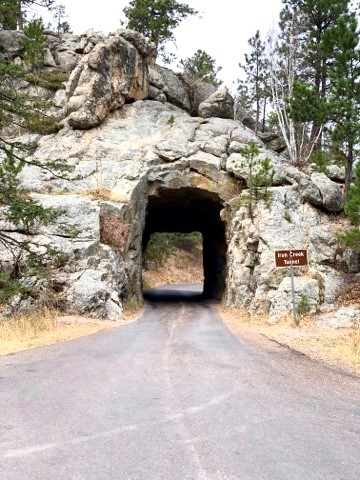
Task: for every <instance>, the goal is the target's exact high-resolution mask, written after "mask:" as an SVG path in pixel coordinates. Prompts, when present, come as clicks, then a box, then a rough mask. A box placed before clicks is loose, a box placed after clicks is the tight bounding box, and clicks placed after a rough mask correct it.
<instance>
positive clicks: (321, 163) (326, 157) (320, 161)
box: [309, 150, 332, 175]
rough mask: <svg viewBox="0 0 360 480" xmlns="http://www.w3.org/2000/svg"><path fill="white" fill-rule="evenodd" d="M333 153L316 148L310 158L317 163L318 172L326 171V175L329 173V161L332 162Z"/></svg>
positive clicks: (310, 160) (311, 161)
mask: <svg viewBox="0 0 360 480" xmlns="http://www.w3.org/2000/svg"><path fill="white" fill-rule="evenodd" d="M331 159H332V158H331V155H330V154H329V153H327V152H324V150H315V152H313V153H312V154H311V156H310V158H309V162H310V163H314V164H315V165H316V170H317V171H318V172H321V173H324V174H325V175H329V169H328V166H329V163H330V162H331Z"/></svg>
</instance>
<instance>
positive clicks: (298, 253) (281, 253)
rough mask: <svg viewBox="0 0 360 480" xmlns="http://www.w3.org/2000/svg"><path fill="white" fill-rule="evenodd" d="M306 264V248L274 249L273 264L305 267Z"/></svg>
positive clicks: (281, 266)
mask: <svg viewBox="0 0 360 480" xmlns="http://www.w3.org/2000/svg"><path fill="white" fill-rule="evenodd" d="M307 264H308V255H307V250H275V265H276V266H277V267H278V268H291V267H305V266H306V265H307Z"/></svg>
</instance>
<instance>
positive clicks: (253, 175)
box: [242, 142, 274, 219]
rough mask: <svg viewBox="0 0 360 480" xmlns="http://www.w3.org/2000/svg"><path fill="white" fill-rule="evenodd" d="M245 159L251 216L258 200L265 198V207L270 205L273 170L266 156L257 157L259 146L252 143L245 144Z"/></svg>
mask: <svg viewBox="0 0 360 480" xmlns="http://www.w3.org/2000/svg"><path fill="white" fill-rule="evenodd" d="M242 154H243V156H244V157H245V158H246V160H247V162H248V163H247V167H248V172H249V173H248V178H247V179H246V183H247V186H248V188H249V195H248V209H249V216H250V218H251V219H252V218H253V213H254V212H253V210H254V205H255V204H256V203H258V202H259V201H260V200H265V202H266V205H267V207H269V206H270V199H271V194H270V192H269V187H270V186H271V185H272V182H273V177H274V170H273V168H272V165H271V161H270V159H269V158H268V157H265V158H263V159H261V158H258V155H259V147H258V146H257V145H256V144H255V143H254V142H252V143H250V145H247V146H246V147H245V148H244V150H243V152H242Z"/></svg>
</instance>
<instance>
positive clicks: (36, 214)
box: [0, 21, 71, 298]
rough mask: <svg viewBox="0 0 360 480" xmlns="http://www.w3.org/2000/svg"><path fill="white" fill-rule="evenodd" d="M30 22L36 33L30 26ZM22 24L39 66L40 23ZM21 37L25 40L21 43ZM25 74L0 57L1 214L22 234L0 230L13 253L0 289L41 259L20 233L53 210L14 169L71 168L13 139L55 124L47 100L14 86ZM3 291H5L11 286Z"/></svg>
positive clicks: (55, 171)
mask: <svg viewBox="0 0 360 480" xmlns="http://www.w3.org/2000/svg"><path fill="white" fill-rule="evenodd" d="M34 26H35V31H36V32H35V33H36V34H35V33H34V31H33V27H34ZM28 27H29V30H28V31H27V32H26V30H25V32H26V33H27V34H28V35H30V36H28V37H27V38H26V41H25V57H26V58H27V61H28V63H29V64H32V65H33V66H34V65H35V66H37V67H38V68H40V65H41V60H42V57H41V56H40V57H39V56H38V55H39V53H41V52H42V47H43V36H42V23H41V22H40V21H35V22H33V24H31V22H30V24H29V25H28ZM39 32H40V34H41V35H40V36H39V37H38V35H37V34H38V33H39ZM33 33H34V35H33ZM27 41H28V42H29V45H27V44H26V42H27ZM38 41H39V45H40V50H39V45H37V46H36V43H37V42H38ZM30 77H31V79H32V81H33V80H34V78H35V77H36V75H35V74H31V75H30V74H29V73H28V72H27V71H25V70H24V69H23V68H21V67H20V66H18V65H14V64H12V63H10V62H8V61H7V60H5V59H2V60H0V207H1V213H2V219H3V220H4V221H8V222H10V223H11V225H13V226H14V227H15V228H16V230H17V232H18V233H21V234H23V235H24V237H23V239H24V240H21V237H19V236H18V235H13V234H12V233H11V231H4V230H1V231H0V245H1V246H2V247H3V248H6V249H7V250H8V252H10V254H11V256H12V258H13V265H12V269H11V271H8V270H7V271H6V272H5V273H4V272H2V273H1V276H0V277H1V278H0V290H2V288H3V287H4V286H5V287H6V288H7V286H8V284H9V282H10V281H15V280H16V279H17V278H18V277H19V276H21V275H23V274H24V273H26V272H28V271H29V270H28V268H29V266H30V263H31V265H32V267H35V266H36V265H38V264H40V263H41V259H40V258H39V257H38V256H36V255H35V254H34V251H33V250H32V248H33V247H32V246H31V242H29V240H30V238H31V237H26V235H29V234H32V233H34V231H35V229H36V227H37V226H38V225H41V224H43V225H44V224H49V223H50V222H52V221H54V220H55V218H56V215H55V214H54V212H52V211H51V210H49V209H46V208H44V207H42V206H41V205H38V204H37V203H36V202H34V201H33V199H32V198H31V196H30V195H29V194H28V193H27V192H26V191H24V190H23V189H22V188H21V183H20V180H19V175H20V173H21V171H22V169H23V168H24V166H25V165H30V166H37V167H39V168H41V169H42V170H48V171H49V172H51V173H52V175H54V176H57V177H60V178H65V177H67V172H69V171H70V170H71V168H69V166H68V165H66V163H65V162H63V161H62V160H61V159H53V160H52V161H40V160H32V159H30V158H29V153H30V152H31V150H33V149H34V148H35V147H36V145H34V144H22V143H20V142H19V141H16V140H13V137H14V131H16V132H17V133H18V135H21V134H22V133H26V132H29V131H30V132H35V133H40V134H50V133H54V132H56V131H58V129H59V125H58V122H57V120H56V118H53V117H52V116H50V115H48V114H47V113H46V110H47V109H48V108H49V104H48V102H46V101H44V100H42V99H41V98H38V97H34V96H31V95H30V94H29V93H26V89H24V88H21V89H19V85H22V87H24V85H25V84H26V81H27V80H28V79H29V78H30ZM15 129H16V130H15ZM9 133H10V135H9ZM49 251H50V249H48V252H49ZM5 287H4V288H5ZM8 291H9V292H11V291H12V289H11V288H10V289H8ZM0 298H2V292H1V291H0Z"/></svg>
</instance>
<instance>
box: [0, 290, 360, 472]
mask: <svg viewBox="0 0 360 480" xmlns="http://www.w3.org/2000/svg"><path fill="white" fill-rule="evenodd" d="M182 288H183V289H182V290H181V289H180V287H179V288H177V289H175V290H174V291H173V292H169V291H168V292H167V293H166V292H165V291H164V289H156V290H155V291H153V292H149V293H148V295H147V299H148V300H147V302H148V306H147V308H146V312H145V314H144V316H143V317H142V318H140V319H139V320H138V321H136V322H134V323H132V324H128V325H125V326H122V327H119V328H116V329H113V330H110V331H103V332H100V333H98V334H96V335H93V336H90V337H87V338H82V339H79V340H74V341H71V342H67V343H63V344H58V345H53V346H49V347H42V348H38V349H35V350H31V351H28V352H23V353H18V354H15V355H8V356H4V357H0V479H1V480H236V479H246V480H258V479H264V480H269V479H276V480H282V479H284V480H285V479H286V480H313V479H324V480H352V479H354V480H359V479H360V379H359V378H356V377H352V376H350V375H346V374H342V373H340V372H338V371H336V370H334V369H331V368H329V367H325V366H323V365H321V364H319V363H316V362H313V361H311V360H309V359H307V358H306V357H304V356H302V355H299V354H296V353H295V352H293V351H291V350H290V349H287V348H284V347H281V346H279V345H277V344H276V343H273V342H270V341H266V340H264V341H263V342H261V343H257V342H253V341H249V340H240V341H239V340H237V339H235V338H234V337H233V336H232V335H231V333H230V332H229V331H228V330H227V328H226V327H225V326H224V325H223V324H222V323H221V321H220V320H219V319H218V318H217V316H216V314H214V312H213V311H212V309H211V306H210V305H209V304H208V303H206V302H203V301H202V300H201V297H200V296H199V295H198V293H196V289H194V288H191V287H190V286H188V287H187V290H188V292H186V291H184V287H182Z"/></svg>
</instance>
